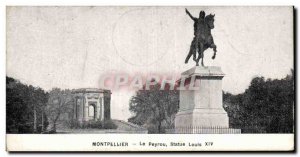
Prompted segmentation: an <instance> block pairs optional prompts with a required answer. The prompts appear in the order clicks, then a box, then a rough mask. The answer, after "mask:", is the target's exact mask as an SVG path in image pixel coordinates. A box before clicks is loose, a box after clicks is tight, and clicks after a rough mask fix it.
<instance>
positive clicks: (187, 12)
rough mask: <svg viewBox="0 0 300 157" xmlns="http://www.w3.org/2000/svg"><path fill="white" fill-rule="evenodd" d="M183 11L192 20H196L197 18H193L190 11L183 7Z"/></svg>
mask: <svg viewBox="0 0 300 157" xmlns="http://www.w3.org/2000/svg"><path fill="white" fill-rule="evenodd" d="M185 12H186V14H188V15H189V17H190V18H191V19H192V20H194V21H195V20H197V18H195V17H193V16H192V15H191V13H190V12H189V11H188V10H187V9H186V8H185Z"/></svg>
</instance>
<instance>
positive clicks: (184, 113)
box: [175, 66, 229, 133]
mask: <svg viewBox="0 0 300 157" xmlns="http://www.w3.org/2000/svg"><path fill="white" fill-rule="evenodd" d="M224 75H225V74H224V73H223V72H222V70H221V68H220V67H214V66H210V67H200V66H196V67H193V68H191V69H190V70H187V71H185V72H183V73H182V74H181V79H180V80H179V81H180V83H183V81H184V80H185V81H184V82H185V84H184V86H185V88H186V89H187V90H180V99H179V100H180V104H179V106H180V107H179V111H178V113H177V115H176V118H175V130H177V133H180V131H178V130H185V132H187V133H195V132H197V131H199V130H201V129H206V131H207V132H208V133H209V132H210V130H209V129H212V130H211V132H212V131H213V130H216V129H223V130H224V129H225V130H226V128H228V129H229V118H228V116H227V113H226V111H225V110H224V108H223V105H222V104H223V102H222V101H223V100H222V79H223V77H224ZM192 83H193V84H194V87H195V88H198V89H195V90H188V87H189V86H190V85H191V84H192ZM187 130H188V131H187Z"/></svg>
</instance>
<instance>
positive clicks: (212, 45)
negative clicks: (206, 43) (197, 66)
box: [210, 44, 217, 59]
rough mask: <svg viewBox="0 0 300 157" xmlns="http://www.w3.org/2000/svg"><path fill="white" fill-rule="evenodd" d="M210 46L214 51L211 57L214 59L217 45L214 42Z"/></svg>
mask: <svg viewBox="0 0 300 157" xmlns="http://www.w3.org/2000/svg"><path fill="white" fill-rule="evenodd" d="M210 48H212V49H213V51H214V55H213V56H212V57H211V58H212V59H215V58H216V55H217V46H216V45H215V44H211V46H210Z"/></svg>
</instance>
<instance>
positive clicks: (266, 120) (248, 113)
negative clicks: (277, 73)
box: [223, 70, 295, 133]
mask: <svg viewBox="0 0 300 157" xmlns="http://www.w3.org/2000/svg"><path fill="white" fill-rule="evenodd" d="M294 96H295V95H294V71H293V70H292V73H291V74H290V75H287V76H286V77H285V78H284V79H281V80H278V79H275V80H271V79H265V78H264V77H256V78H254V79H253V80H252V81H251V84H250V86H249V88H248V89H246V91H245V92H244V93H242V94H239V95H232V94H230V93H224V103H223V104H224V108H225V110H226V111H227V112H228V115H229V118H230V126H231V127H233V128H241V129H242V131H243V132H244V133H292V132H293V131H294V128H293V127H294V126H293V123H294Z"/></svg>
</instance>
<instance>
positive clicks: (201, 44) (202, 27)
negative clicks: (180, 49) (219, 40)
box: [185, 9, 217, 66]
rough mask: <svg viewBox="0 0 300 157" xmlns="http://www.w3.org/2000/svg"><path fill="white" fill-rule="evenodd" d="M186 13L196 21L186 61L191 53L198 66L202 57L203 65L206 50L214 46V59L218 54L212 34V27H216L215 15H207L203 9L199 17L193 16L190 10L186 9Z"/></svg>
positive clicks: (186, 61)
mask: <svg viewBox="0 0 300 157" xmlns="http://www.w3.org/2000/svg"><path fill="white" fill-rule="evenodd" d="M185 11H186V13H187V14H188V15H189V16H190V18H191V19H192V20H193V21H194V38H193V41H192V43H191V47H190V51H189V54H188V55H187V57H186V59H185V63H188V61H189V59H190V57H191V55H193V60H194V61H196V63H197V64H196V65H197V66H198V65H199V64H198V63H199V60H200V59H201V58H202V62H201V64H202V66H204V64H203V58H204V54H203V53H204V51H205V50H206V49H207V48H213V50H214V55H213V57H212V59H214V58H215V56H216V52H217V50H216V48H217V47H216V45H215V44H214V41H213V37H212V35H211V29H213V28H214V15H211V14H210V15H208V16H206V17H205V12H204V11H201V12H200V14H199V18H195V17H193V16H192V15H191V14H190V12H189V11H188V10H187V9H185ZM197 50H198V53H199V54H198V58H197V59H196V52H197Z"/></svg>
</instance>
